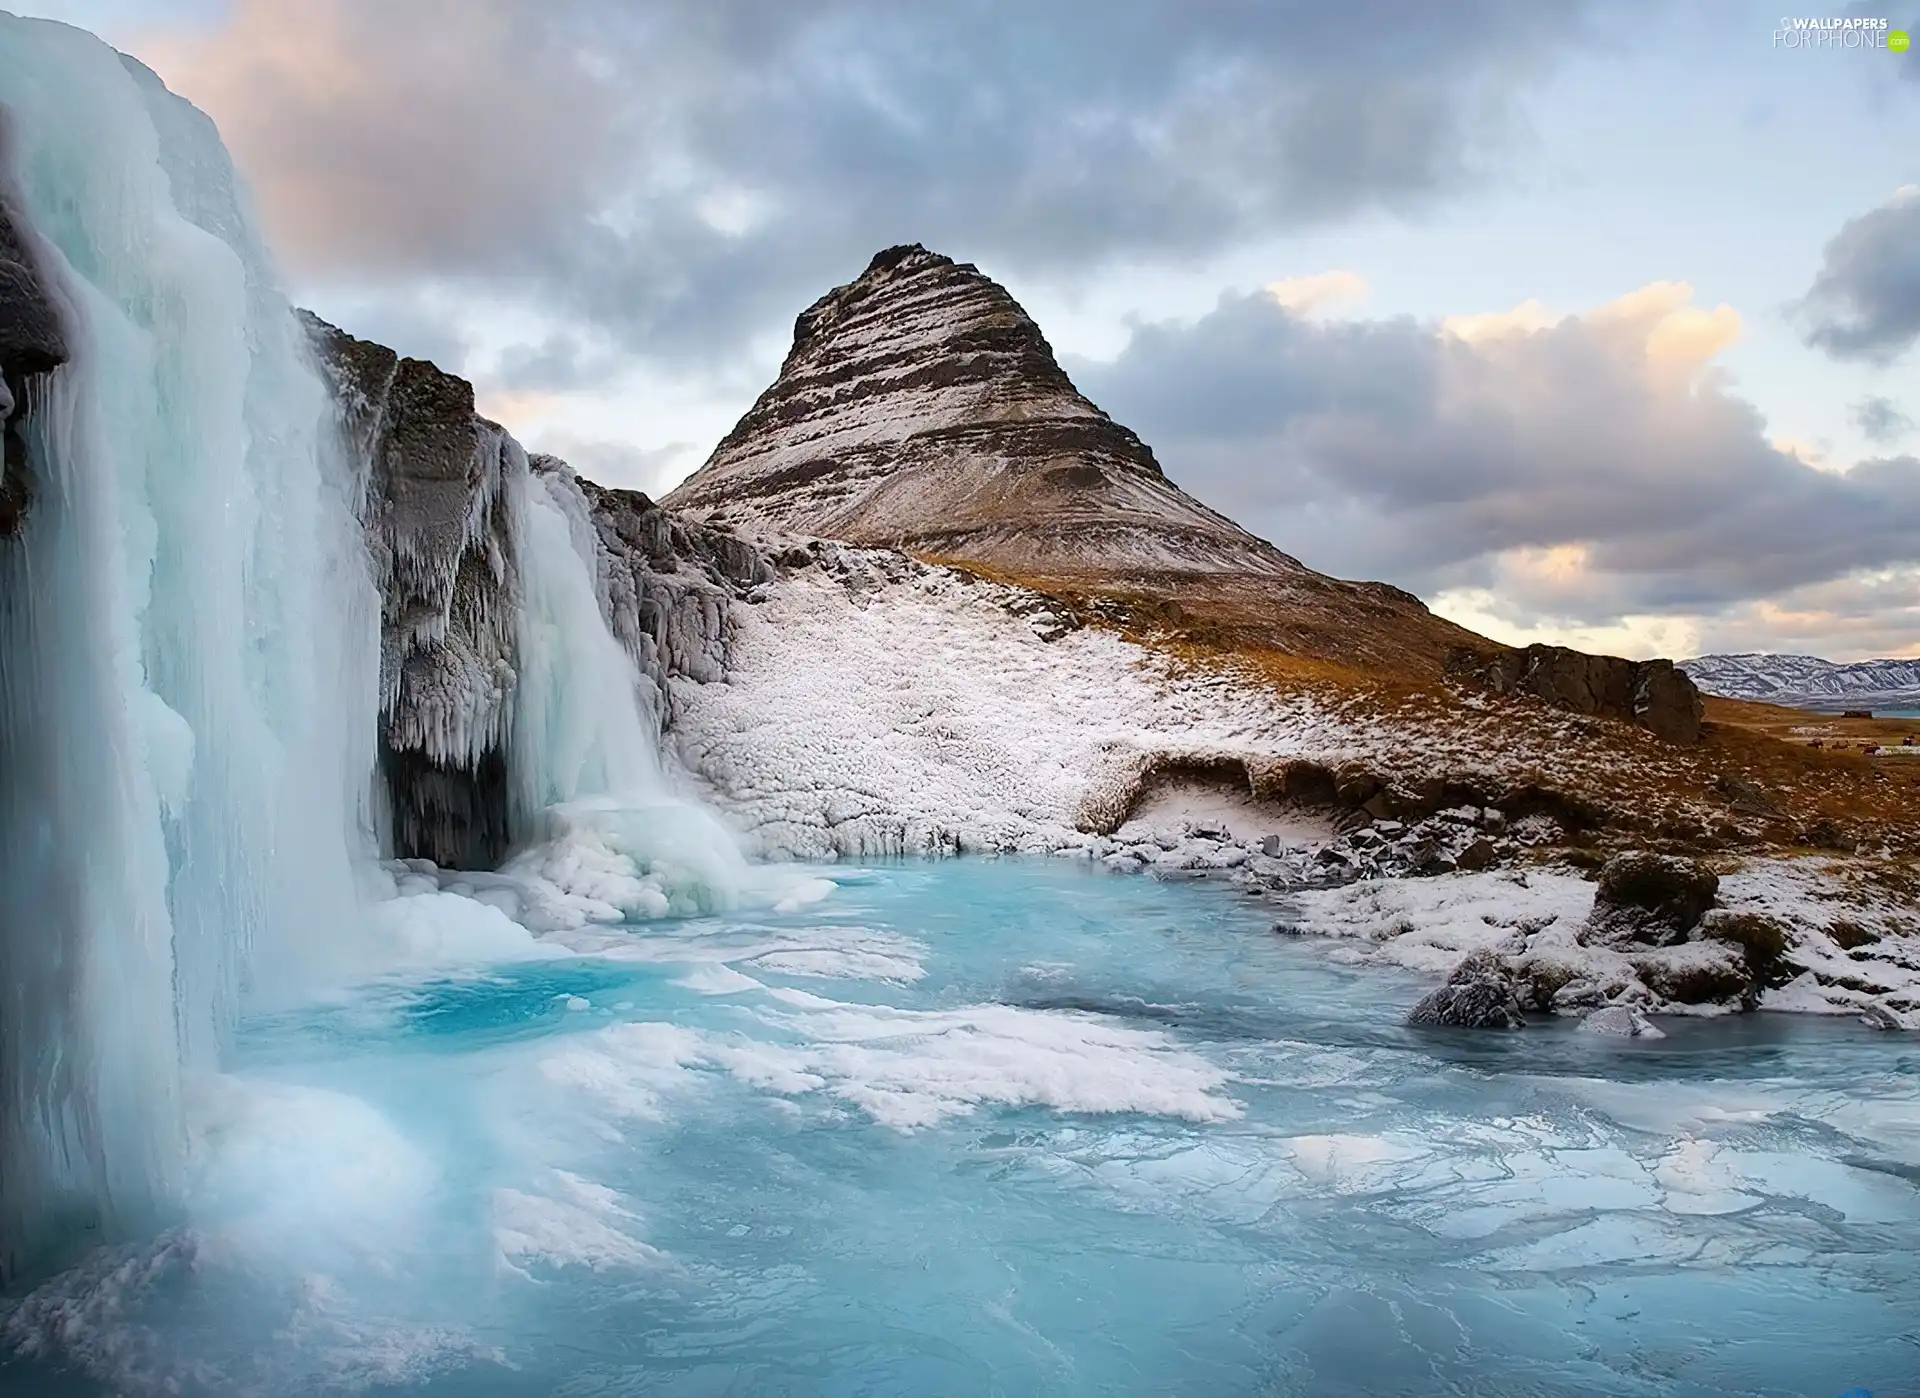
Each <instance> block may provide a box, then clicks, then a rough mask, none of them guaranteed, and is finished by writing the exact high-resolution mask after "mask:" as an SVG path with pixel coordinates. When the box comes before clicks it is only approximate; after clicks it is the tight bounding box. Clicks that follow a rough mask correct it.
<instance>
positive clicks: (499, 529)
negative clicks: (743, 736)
mask: <svg viewBox="0 0 1920 1398" xmlns="http://www.w3.org/2000/svg"><path fill="white" fill-rule="evenodd" d="M305 323H306V326H307V330H308V333H309V336H310V338H311V339H312V341H313V343H314V346H315V348H316V350H317V351H318V354H319V358H320V360H321V362H322V364H323V366H324V367H325V369H326V370H327V373H328V376H329V378H330V380H331V382H332V386H333V390H334V397H335V402H336V404H337V406H338V409H339V414H340V423H341V429H342V436H343V438H344V440H345V443H346V447H347V455H348V457H349V459H350V462H351V463H352V465H353V466H354V467H355V468H356V469H357V470H358V473H359V479H358V481H357V483H356V485H357V489H356V494H357V497H358V501H359V507H360V511H361V515H362V518H363V521H364V523H365V526H366V532H367V540H368V546H369V552H370V554H371V557H372V561H373V569H374V581H375V583H376V585H377V586H378V588H379V590H380V594H381V599H382V617H381V684H380V718H381V722H380V729H381V732H380V744H381V754H380V759H381V760H380V767H381V774H382V777H383V781H384V786H385V793H386V805H387V811H388V818H389V823H390V827H391V836H392V845H393V850H394V852H395V853H396V854H399V855H403V856H419V857H423V858H427V859H430V860H432V861H433V862H434V863H435V864H436V865H438V866H441V867H446V868H456V869H490V868H493V867H495V866H497V865H498V864H499V863H500V861H501V859H502V858H503V857H504V856H505V855H506V853H507V850H508V847H509V845H510V843H511V841H512V835H513V832H512V830H511V828H510V826H511V806H512V795H511V790H510V788H511V785H512V779H511V775H510V774H511V769H512V766H513V764H512V761H511V760H510V759H511V752H512V749H513V747H514V713H515V704H516V696H517V694H518V692H519V689H520V684H521V674H520V671H521V659H520V657H519V655H518V640H517V636H516V626H517V624H518V620H519V617H520V613H521V607H522V602H523V590H524V587H525V579H524V560H523V559H522V558H521V557H520V551H521V549H522V547H523V543H524V537H523V531H524V529H525V526H526V521H525V519H524V518H523V517H522V515H523V513H524V510H525V508H526V503H525V502H526V501H527V500H528V499H529V498H530V497H529V496H528V494H527V492H528V490H529V489H531V488H535V486H536V484H537V487H538V488H539V489H540V490H541V491H542V492H543V498H545V499H547V500H548V501H550V502H551V503H552V504H553V505H554V506H555V507H556V508H558V509H560V510H561V512H562V513H563V514H564V515H565V516H566V519H567V524H568V528H569V530H570V531H571V532H572V533H573V534H574V535H575V536H576V540H575V542H576V545H577V546H578V547H579V548H580V549H581V550H582V552H583V556H585V555H591V557H592V558H593V560H594V574H595V576H594V579H593V582H594V587H595V593H596V596H597V599H598V602H599V606H600V610H601V613H602V616H603V619H604V620H605V622H606V624H607V625H608V627H609V628H610V629H611V630H612V632H613V634H614V636H615V638H616V639H618V640H619V642H620V643H621V645H622V647H623V648H624V649H625V650H626V652H627V653H628V655H629V656H630V657H631V658H632V660H633V662H634V664H635V666H636V667H637V669H638V670H639V672H640V675H641V676H642V677H644V679H645V680H646V681H648V682H650V686H651V693H652V697H653V698H654V699H655V701H656V702H654V703H653V705H652V714H653V719H654V726H655V730H656V733H657V731H658V729H659V727H660V726H661V725H663V724H665V723H666V722H668V721H669V719H670V717H671V714H670V707H669V703H668V702H665V700H664V696H667V695H670V693H671V684H670V681H671V680H672V679H673V677H675V676H684V677H687V678H689V679H693V680H697V681H701V682H707V681H713V680H718V679H721V678H722V677H723V676H724V671H725V663H726V648H727V637H728V634H729V628H730V621H729V616H730V608H731V607H732V606H733V605H734V604H735V603H736V602H738V601H741V600H743V599H751V598H753V597H754V595H755V589H756V588H763V587H764V586H765V585H766V584H767V583H769V582H770V581H771V579H772V577H773V572H774V570H773V566H772V564H771V562H770V561H769V560H768V559H767V558H765V557H764V556H763V555H762V554H761V553H760V552H759V551H758V550H756V549H755V548H754V547H753V546H752V545H751V544H748V543H747V542H745V541H744V540H741V539H738V538H735V537H733V536H732V535H730V534H727V533H725V532H723V531H719V530H715V529H712V528H709V527H707V526H705V525H701V524H698V523H694V522H690V521H685V520H681V519H678V518H676V517H675V516H674V515H673V514H672V513H671V512H669V511H667V510H664V509H662V508H661V507H660V506H658V505H656V504H655V503H654V502H653V501H651V500H649V499H648V498H647V497H646V496H645V495H642V494H639V493H638V492H635V491H627V490H613V489H606V488H603V487H600V486H597V485H595V484H593V483H592V482H589V481H582V480H580V479H579V478H578V477H576V476H575V475H574V473H573V472H572V470H571V469H569V468H568V467H567V465H566V464H565V463H564V462H562V461H559V460H558V459H557V458H554V457H551V456H538V457H534V458H529V457H528V455H527V453H526V452H525V451H524V449H523V448H522V447H521V446H520V444H519V443H518V442H517V441H515V440H514V439H513V437H512V436H511V435H509V434H508V433H507V432H506V430H505V429H503V428H501V427H500V426H499V425H498V424H496V423H493V422H489V421H488V420H487V419H485V418H483V417H480V416H479V415H478V414H477V413H476V412H475V410H474V398H473V387H472V385H471V384H469V383H468V382H467V381H466V380H464V379H461V378H458V377H456V376H454V375H452V374H449V373H446V372H444V371H443V370H441V369H439V368H437V367H436V366H434V365H432V364H430V363H427V362H426V361H424V360H419V359H407V358H403V357H401V356H399V355H397V354H395V353H394V352H393V351H392V350H390V349H388V348H386V347H385V346H383V345H378V344H374V343H372V342H371V341H367V340H361V339H357V338H356V337H354V336H352V335H349V334H347V333H346V332H344V331H342V330H339V329H337V328H335V327H333V326H331V325H328V324H327V323H326V322H325V321H322V320H320V319H319V318H317V317H314V316H307V317H306V320H305Z"/></svg>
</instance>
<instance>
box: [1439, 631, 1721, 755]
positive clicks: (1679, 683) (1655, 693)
mask: <svg viewBox="0 0 1920 1398" xmlns="http://www.w3.org/2000/svg"><path fill="white" fill-rule="evenodd" d="M1447 675H1448V677H1449V678H1450V679H1452V680H1454V681H1456V682H1457V683H1461V684H1468V685H1473V686H1476V687H1478V688H1481V689H1488V690H1491V691H1493V692H1494V693H1495V694H1527V695H1532V696H1533V697H1534V698H1536V699H1541V700H1544V701H1545V702H1547V703H1549V704H1552V705H1553V706H1555V707H1556V708H1561V709H1567V710H1570V711H1572V712H1573V713H1577V714H1592V715H1594V716H1596V717H1601V718H1620V719H1626V720H1628V721H1630V722H1633V723H1637V724H1639V725H1640V726H1641V727H1643V728H1647V729H1650V730H1652V731H1653V732H1654V733H1657V734H1659V735H1660V736H1661V737H1663V738H1666V739H1669V740H1670V741H1672V742H1676V743H1691V742H1696V741H1698V740H1699V737H1700V733H1701V722H1702V719H1703V716H1704V714H1705V706H1704V705H1703V703H1702V701H1701V698H1700V691H1699V690H1698V689H1696V688H1695V687H1694V684H1693V681H1692V680H1690V679H1689V678H1687V676H1686V673H1685V672H1684V671H1681V670H1678V669H1675V668H1674V664H1673V662H1672V661H1671V660H1623V659H1621V658H1620V657H1619V656H1614V655H1587V654H1586V653H1584V652H1582V651H1577V650H1569V649H1567V648H1566V647H1565V646H1545V645H1533V646H1528V647H1527V648H1526V649H1525V650H1502V651H1499V652H1498V653H1495V654H1492V655H1488V654H1486V653H1484V652H1480V651H1476V650H1473V649H1470V648H1467V647H1462V648H1460V649H1458V650H1456V651H1454V652H1453V654H1452V655H1451V656H1449V657H1448V660H1447Z"/></svg>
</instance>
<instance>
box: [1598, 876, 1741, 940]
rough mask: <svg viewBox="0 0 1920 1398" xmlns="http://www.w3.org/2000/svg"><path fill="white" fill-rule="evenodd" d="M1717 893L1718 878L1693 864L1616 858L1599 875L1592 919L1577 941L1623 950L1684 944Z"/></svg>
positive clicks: (1711, 904) (1718, 886)
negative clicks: (1639, 946)
mask: <svg viewBox="0 0 1920 1398" xmlns="http://www.w3.org/2000/svg"><path fill="white" fill-rule="evenodd" d="M1719 888H1720V879H1719V877H1718V876H1717V875H1716V874H1715V873H1714V872H1713V871H1712V870H1711V869H1709V868H1707V867H1706V866H1705V865H1704V864H1701V863H1699V862H1698V861H1697V860H1691V859H1680V858H1677V857H1675V856H1672V855H1662V854H1647V853H1642V852H1633V853H1629V854H1620V855H1615V856H1614V857H1613V858H1612V859H1609V860H1608V861H1607V862H1606V864H1605V865H1604V866H1603V867H1602V868H1601V870H1600V880H1599V884H1598V886H1597V887H1596V888H1595V890H1594V898H1593V915H1592V916H1591V917H1590V918H1588V920H1587V925H1586V927H1585V928H1584V929H1583V930H1582V933H1581V940H1582V941H1584V942H1587V943H1590V944H1595V945H1600V946H1610V947H1615V948H1622V949H1624V948H1626V947H1630V946H1632V945H1634V944H1640V945H1644V946H1667V945H1671V944H1672V943H1675V942H1679V941H1683V940H1685V938H1686V936H1687V934H1688V933H1690V932H1691V931H1693V929H1694V928H1696V927H1698V926H1699V925H1700V919H1701V918H1702V917H1704V916H1705V915H1706V912H1707V909H1709V908H1711V907H1712V906H1713V900H1714V896H1715V895H1716V894H1717V893H1718V892H1719Z"/></svg>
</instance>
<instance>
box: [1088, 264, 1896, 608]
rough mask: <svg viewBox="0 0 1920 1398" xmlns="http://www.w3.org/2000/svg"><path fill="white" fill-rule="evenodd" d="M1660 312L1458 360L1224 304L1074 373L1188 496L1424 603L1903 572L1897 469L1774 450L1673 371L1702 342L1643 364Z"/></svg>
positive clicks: (1707, 382) (1472, 351) (1764, 591)
mask: <svg viewBox="0 0 1920 1398" xmlns="http://www.w3.org/2000/svg"><path fill="white" fill-rule="evenodd" d="M1658 299H1659V298H1654V300H1655V301H1658ZM1673 301H1674V294H1673V293H1668V300H1667V303H1666V310H1665V311H1663V310H1662V309H1661V306H1660V305H1658V304H1654V303H1653V302H1647V301H1645V297H1644V294H1643V295H1642V297H1637V298H1627V299H1626V300H1625V301H1623V302H1621V303H1619V304H1618V307H1616V308H1609V310H1608V311H1607V312H1605V313H1595V314H1592V315H1589V316H1585V317H1579V318H1568V319H1566V320H1563V321H1561V322H1560V323H1559V324H1558V325H1555V326H1552V327H1550V328H1547V329H1543V330H1539V331H1536V332H1535V333H1532V334H1513V335H1509V336H1505V337H1493V338H1489V339H1482V340H1477V341H1474V342H1468V341H1466V340H1463V339H1460V338H1457V337H1455V336H1452V335H1443V334H1440V333H1438V330H1439V327H1436V326H1432V325H1425V324H1420V323H1416V322H1414V321H1411V320H1398V321H1379V322H1358V323H1336V324H1321V323H1317V322H1314V321H1310V320H1305V319H1301V318H1299V317H1296V316H1293V315H1290V314H1289V313H1287V312H1286V311H1284V310H1283V309H1282V308H1281V307H1280V306H1279V305H1278V304H1276V303H1275V302H1274V301H1273V300H1272V298H1270V297H1267V296H1264V295H1252V296H1235V297H1227V298H1224V299H1223V300H1222V301H1221V302H1220V304H1219V306H1218V308H1217V309H1215V310H1214V311H1213V312H1212V313H1211V314H1210V315H1208V316H1207V317H1205V318H1204V319H1202V320H1200V321H1198V322H1197V323H1194V324H1191V325H1145V326H1141V327H1139V328H1137V330H1136V331H1135V333H1134V335H1133V338H1132V341H1131V342H1130V344H1129V345H1128V346H1127V348H1126V350H1125V352H1124V353H1122V354H1121V355H1120V356H1119V358H1118V359H1117V360H1115V361H1113V362H1112V363H1107V364H1097V363H1082V364H1077V365H1075V366H1074V372H1075V376H1076V378H1077V379H1078V380H1079V381H1080V382H1081V384H1082V386H1083V387H1084V388H1086V389H1087V391H1088V392H1089V394H1090V396H1092V397H1093V398H1094V399H1095V400H1096V401H1097V402H1099V403H1100V404H1101V405H1102V406H1103V407H1105V408H1106V409H1107V410H1108V411H1109V412H1111V413H1113V415H1114V416H1115V417H1117V418H1118V419H1119V420H1121V421H1123V422H1126V423H1127V424H1129V425H1130V426H1132V427H1133V428H1135V430H1137V431H1139V432H1140V433H1141V435H1142V436H1143V437H1145V438H1146V439H1147V440H1148V441H1149V442H1151V443H1152V444H1153V445H1154V447H1155V450H1156V451H1157V452H1158V454H1159V456H1160V459H1161V461H1162V463H1163V464H1164V465H1165V466H1166V468H1167V470H1168V473H1169V474H1170V475H1171V476H1173V477H1174V478H1175V479H1176V480H1178V481H1179V482H1180V483H1181V484H1182V485H1184V486H1186V487H1187V488H1189V489H1190V490H1192V491H1194V493H1196V494H1198V495H1199V496H1201V497H1202V498H1203V499H1205V500H1207V501H1208V502H1209V503H1211V504H1213V505H1215V506H1216V507H1219V508H1221V509H1224V510H1225V511H1226V512H1227V513H1229V514H1231V515H1233V516H1234V517H1235V518H1237V519H1239V520H1241V521H1242V522H1243V523H1245V524H1247V525H1248V526H1249V527H1250V528H1253V529H1254V530H1256V531H1257V532H1259V533H1261V534H1263V535H1265V536H1266V537H1268V538H1270V539H1272V540H1273V541H1274V542H1275V543H1276V544H1278V545H1279V546H1280V547H1282V548H1284V549H1286V550H1288V551H1289V552H1292V553H1294V554H1296V555H1298V556H1300V557H1301V558H1302V559H1303V560H1304V561H1306V562H1308V563H1310V564H1312V565H1314V566H1316V567H1320V568H1323V569H1326V570H1328V571H1331V572H1335V573H1339V574H1343V575H1346V576H1364V577H1379V578H1385V579H1387V580H1390V581H1393V582H1396V583H1399V584H1401V585H1402V586H1406V587H1410V588H1412V589H1414V590H1415V591H1418V592H1422V593H1425V594H1427V595H1432V594H1433V593H1435V592H1437V591H1443V590H1446V589H1449V588H1460V587H1469V588H1470V587H1495V588H1497V589H1498V591H1499V592H1500V593H1501V595H1502V596H1504V597H1506V598H1507V599H1508V600H1509V601H1510V602H1511V603H1512V604H1513V605H1515V606H1517V607H1520V608H1523V609H1525V610H1528V611H1530V612H1531V613H1532V614H1533V615H1536V616H1555V617H1560V618H1567V619H1572V620H1577V621H1581V622H1586V623H1595V624H1597V623H1601V622H1605V621H1608V620H1611V619H1613V618H1617V617H1619V616H1622V615H1627V614H1635V613H1670V614H1679V613H1696V612H1712V611H1715V610H1718V609H1723V608H1727V607H1730V606H1733V605H1736V604H1738V603H1740V602H1742V601H1743V600H1746V599H1752V598H1758V597H1765V596H1769V595H1772V594H1775V593H1779V592H1782V591H1783V590H1789V589H1793V588H1798V587H1803V586H1806V585H1810V584H1816V583H1822V582H1826V581H1829V580H1832V579H1836V578H1841V577H1844V576H1846V575H1848V574H1850V573H1852V572H1854V571H1855V570H1858V569H1862V568H1872V567H1877V566H1885V565H1896V564H1902V563H1908V562H1912V561H1914V560H1916V559H1920V461H1916V460H1915V459H1914V458H1912V457H1898V458H1887V459H1881V460H1875V461H1868V462H1864V463H1861V464H1860V465H1858V466H1856V467H1855V468H1854V469H1853V470H1851V471H1850V472H1847V473H1845V474H1838V473H1832V472H1826V471H1821V470H1816V469H1814V468H1813V467H1811V466H1808V465H1806V464H1803V463H1802V462H1801V461H1800V460H1799V459H1797V458H1796V457H1794V456H1791V455H1788V454H1785V453H1783V452H1781V451H1779V450H1777V449H1775V448H1774V447H1773V446H1771V445H1770V444H1769V443H1768V441H1767V438H1766V435H1765V432H1764V423H1763V421H1762V420H1761V418H1760V416H1759V414H1758V413H1757V412H1756V411H1755V410H1754V408H1753V407H1752V406H1751V405H1750V404H1748V403H1746V402H1744V401H1742V400H1741V399H1739V398H1737V397H1735V396H1733V395H1732V394H1731V393H1730V392H1728V391H1727V389H1726V388H1725V387H1724V386H1723V385H1722V384H1721V383H1720V382H1718V381H1717V379H1716V378H1715V376H1714V375H1713V373H1712V371H1711V370H1710V369H1707V370H1704V371H1702V372H1696V371H1697V370H1699V363H1698V362H1697V361H1700V360H1704V359H1705V357H1706V354H1707V353H1708V352H1710V348H1711V347H1710V346H1708V347H1707V348H1706V349H1704V350H1702V351H1701V352H1699V353H1697V354H1696V356H1695V359H1693V360H1687V359H1685V357H1684V356H1683V358H1682V362H1678V363H1668V364H1667V365H1665V366H1664V367H1663V366H1662V364H1661V363H1660V362H1659V360H1658V358H1657V356H1652V355H1650V353H1649V349H1648V345H1649V338H1648V337H1649V334H1650V332H1651V331H1652V330H1653V329H1654V328H1655V327H1656V326H1657V325H1659V324H1660V323H1661V317H1662V315H1663V314H1666V313H1668V312H1675V314H1676V315H1677V317H1678V318H1677V319H1673V320H1671V321H1670V322H1668V324H1669V325H1670V326H1679V327H1680V328H1681V329H1685V328H1687V326H1688V325H1689V324H1692V325H1695V326H1696V327H1697V326H1698V325H1700V324H1702V323H1705V322H1706V320H1707V318H1706V317H1704V316H1703V315H1701V313H1698V312H1690V311H1686V310H1684V309H1682V310H1678V311H1677V312H1676V308H1675V306H1674V304H1673ZM1636 306H1637V309H1636ZM1688 316H1692V317H1694V319H1693V320H1692V321H1691V322H1690V321H1688V320H1687V319H1686V317H1688ZM1708 338H1710V337H1708ZM1670 342H1671V340H1669V343H1670ZM1655 343H1656V344H1657V343H1659V342H1658V341H1656V342H1655ZM1555 550H1558V552H1557V553H1556V552H1552V551H1555Z"/></svg>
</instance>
